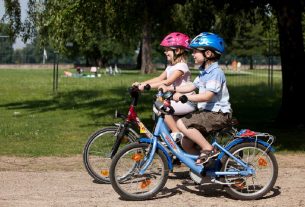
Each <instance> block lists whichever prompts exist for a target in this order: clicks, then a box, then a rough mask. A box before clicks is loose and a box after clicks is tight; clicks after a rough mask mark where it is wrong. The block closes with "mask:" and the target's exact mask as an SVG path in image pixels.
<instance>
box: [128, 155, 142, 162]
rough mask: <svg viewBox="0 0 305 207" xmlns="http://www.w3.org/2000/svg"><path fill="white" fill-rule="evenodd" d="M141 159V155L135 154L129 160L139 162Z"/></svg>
mask: <svg viewBox="0 0 305 207" xmlns="http://www.w3.org/2000/svg"><path fill="white" fill-rule="evenodd" d="M142 158H143V155H142V154H141V153H135V154H133V155H132V156H131V159H132V160H134V161H136V162H139V161H140V160H141V159H142Z"/></svg>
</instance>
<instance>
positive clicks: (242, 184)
mask: <svg viewBox="0 0 305 207" xmlns="http://www.w3.org/2000/svg"><path fill="white" fill-rule="evenodd" d="M233 185H234V187H236V188H237V189H239V190H242V189H244V188H245V186H246V181H245V180H244V179H241V178H240V179H236V180H235V181H234V184H233Z"/></svg>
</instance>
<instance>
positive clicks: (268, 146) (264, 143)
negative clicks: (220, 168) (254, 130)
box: [218, 137, 275, 159]
mask: <svg viewBox="0 0 305 207" xmlns="http://www.w3.org/2000/svg"><path fill="white" fill-rule="evenodd" d="M245 142H257V143H259V144H261V145H263V146H265V147H267V148H269V150H271V151H272V152H274V151H275V149H274V147H272V146H271V145H270V144H269V143H267V142H265V141H263V140H260V139H255V138H251V137H245V138H237V139H234V140H233V141H232V142H230V143H229V144H228V145H227V146H226V147H225V149H226V150H228V151H229V150H230V149H231V148H232V147H234V146H235V145H237V144H240V143H245ZM224 155H225V153H224V152H221V153H220V155H219V156H218V159H221V158H222V157H223V156H224Z"/></svg>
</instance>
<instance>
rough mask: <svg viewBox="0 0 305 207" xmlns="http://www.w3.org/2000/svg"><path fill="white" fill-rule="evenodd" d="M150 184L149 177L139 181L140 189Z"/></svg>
mask: <svg viewBox="0 0 305 207" xmlns="http://www.w3.org/2000/svg"><path fill="white" fill-rule="evenodd" d="M150 184H151V181H150V179H148V180H143V181H142V182H141V189H144V188H146V187H147V186H149V185H150Z"/></svg>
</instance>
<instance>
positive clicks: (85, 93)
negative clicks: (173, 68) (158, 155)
mask: <svg viewBox="0 0 305 207" xmlns="http://www.w3.org/2000/svg"><path fill="white" fill-rule="evenodd" d="M152 97H153V95H152V93H151V92H150V93H145V94H144V93H143V94H141V95H140V98H139V104H138V106H137V110H139V111H143V112H145V111H148V110H151V109H152V106H151V105H148V104H147V100H149V99H151V100H153V98H152ZM141 101H143V103H144V101H145V104H141ZM130 103H131V97H130V96H129V93H128V91H127V89H126V88H125V87H115V88H111V89H107V91H100V90H97V89H94V90H80V89H78V90H72V91H64V92H58V93H57V94H56V95H54V96H53V98H52V99H50V98H49V99H37V100H28V101H16V102H10V103H6V104H2V105H0V107H3V108H6V109H8V110H14V111H15V110H27V111H28V112H29V113H44V112H50V111H55V110H58V109H60V110H73V111H77V110H87V111H86V113H87V115H88V116H90V117H91V118H92V120H93V121H94V120H98V119H99V118H100V117H103V116H113V115H114V112H115V110H116V109H117V110H118V111H120V112H122V113H123V114H126V115H127V113H128V109H129V105H130ZM93 108H94V109H95V110H92V109H93ZM99 109H100V110H99ZM97 111H98V112H97ZM151 111H152V110H151ZM20 116H22V115H20ZM141 120H142V121H143V122H147V123H150V122H152V121H151V119H149V118H146V119H145V118H143V119H141ZM112 122H113V119H111V120H109V123H112ZM93 123H94V124H88V125H96V126H98V125H103V124H106V123H101V122H98V121H94V122H93ZM109 123H107V124H109ZM88 125H86V126H88ZM148 125H149V126H150V127H151V126H152V125H153V123H150V124H148ZM86 126H85V125H83V126H80V127H86Z"/></svg>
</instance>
